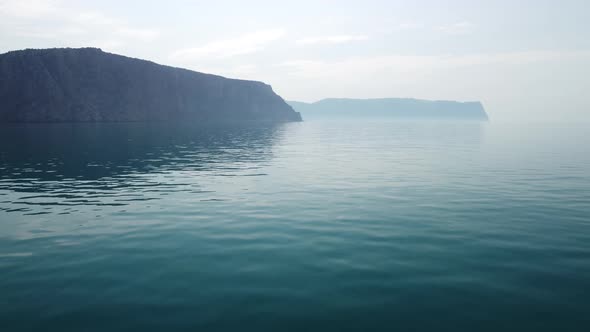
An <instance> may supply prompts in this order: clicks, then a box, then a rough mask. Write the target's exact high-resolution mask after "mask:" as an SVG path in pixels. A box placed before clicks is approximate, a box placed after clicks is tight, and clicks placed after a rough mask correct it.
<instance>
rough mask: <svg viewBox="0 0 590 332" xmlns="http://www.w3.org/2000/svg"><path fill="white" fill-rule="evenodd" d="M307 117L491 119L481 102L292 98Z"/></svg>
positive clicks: (293, 102)
mask: <svg viewBox="0 0 590 332" xmlns="http://www.w3.org/2000/svg"><path fill="white" fill-rule="evenodd" d="M289 104H290V105H291V106H292V107H293V108H294V109H295V110H296V111H298V112H301V113H302V114H303V116H305V117H306V118H308V117H309V118H313V117H335V116H338V117H359V116H372V117H376V116H378V117H406V118H451V119H471V120H483V121H485V120H487V119H488V116H487V114H486V111H485V110H484V108H483V105H482V104H481V103H480V102H477V101H476V102H457V101H430V100H420V99H409V98H381V99H343V98H340V99H339V98H330V99H323V100H320V101H318V102H315V103H303V102H297V101H290V102H289Z"/></svg>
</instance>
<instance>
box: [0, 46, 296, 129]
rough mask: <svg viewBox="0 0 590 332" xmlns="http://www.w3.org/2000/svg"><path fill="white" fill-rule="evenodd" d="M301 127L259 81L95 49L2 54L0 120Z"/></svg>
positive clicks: (285, 106) (279, 99)
mask: <svg viewBox="0 0 590 332" xmlns="http://www.w3.org/2000/svg"><path fill="white" fill-rule="evenodd" d="M165 120H188V121H195V122H201V121H203V122H206V121H227V120H229V121H250V120H253V121H273V122H287V121H301V116H300V114H299V113H297V112H295V111H294V110H293V109H292V108H291V106H289V105H288V104H286V103H285V101H284V100H283V99H282V98H281V97H280V96H278V95H277V94H275V93H274V92H273V90H272V88H271V87H270V85H267V84H264V83H262V82H255V81H245V80H237V79H228V78H224V77H221V76H216V75H210V74H203V73H199V72H194V71H190V70H186V69H181V68H174V67H169V66H163V65H159V64H156V63H153V62H150V61H145V60H140V59H134V58H129V57H125V56H121V55H116V54H111V53H106V52H103V51H102V50H100V49H98V48H78V49H73V48H55V49H27V50H22V51H12V52H8V53H4V54H0V122H124V121H165Z"/></svg>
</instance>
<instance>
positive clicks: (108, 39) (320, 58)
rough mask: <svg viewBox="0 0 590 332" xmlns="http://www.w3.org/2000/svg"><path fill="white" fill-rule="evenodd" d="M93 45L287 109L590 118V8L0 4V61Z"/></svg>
mask: <svg viewBox="0 0 590 332" xmlns="http://www.w3.org/2000/svg"><path fill="white" fill-rule="evenodd" d="M86 46H92V47H100V48H102V49H103V50H104V51H107V52H112V53H117V54H122V55H127V56H131V57H137V58H142V59H147V60H151V61H155V62H157V63H161V64H166V65H171V66H177V67H183V68H188V69H192V70H196V71H201V72H207V73H213V74H218V75H223V76H226V77H231V78H241V79H249V80H258V81H264V82H266V83H268V84H270V85H272V86H273V89H274V91H275V92H277V93H278V94H280V95H281V96H282V97H283V98H285V99H287V100H298V101H307V102H313V101H316V100H319V99H322V98H329V97H346V98H382V97H411V98H421V99H433V100H458V101H474V100H479V101H481V102H482V103H483V104H484V107H485V108H486V110H487V111H488V113H489V115H490V117H491V119H492V120H494V119H497V120H511V119H518V120H526V121H528V120H531V119H534V120H550V121H559V120H563V121H590V98H589V97H588V95H589V94H590V93H589V92H588V91H587V90H589V88H590V1H587V0H562V1H556V0H551V1H546V0H536V1H533V0H520V1H518V0H511V1H505V0H494V1H491V0H490V1H487V0H478V1H473V0H456V1H453V0H449V1H442V0H422V1H421V0H417V1H394V0H382V1H372V0H363V1H346V0H340V1H328V0H325V1H322V0H315V1H308V0H299V1H289V2H287V1H276V0H275V1H260V0H250V1H224V0H217V1H211V0H208V1H187V0H167V1H149V0H143V1H137V0H129V1H120V0H118V1H114V0H102V1H68V0H61V1H60V0H12V1H8V0H0V53H4V52H7V51H11V50H18V49H25V48H50V47H86Z"/></svg>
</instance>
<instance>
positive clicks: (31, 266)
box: [0, 120, 590, 331]
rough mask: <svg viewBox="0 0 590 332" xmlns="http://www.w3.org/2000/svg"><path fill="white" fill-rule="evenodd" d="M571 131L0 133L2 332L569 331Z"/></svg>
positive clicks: (578, 304) (587, 250) (575, 163)
mask: <svg viewBox="0 0 590 332" xmlns="http://www.w3.org/2000/svg"><path fill="white" fill-rule="evenodd" d="M588 129H589V127H588V126H583V125H564V124H552V125H541V124H502V123H494V122H491V123H474V122H464V123H461V122H458V123H453V122H444V121H441V122H428V121H416V122H412V121H392V120H383V121H378V120H351V121H346V120H340V121H309V122H303V123H289V124H282V125H257V126H255V125H247V126H241V127H238V126H225V127H222V126H218V127H208V128H203V127H191V126H180V125H171V124H167V125H146V124H104V125H91V124H78V125H66V124H61V125H41V124H39V125H28V126H20V125H13V126H3V127H2V128H1V130H0V323H1V326H2V328H1V330H2V331H21V330H39V331H48V330H53V331H131V330H136V331H137V330H141V331H150V330H153V331H168V330H193V331H194V330H201V331H286V330H292V331H301V330H308V331H344V330H356V331H366V330H381V331H393V330H402V331H404V330H405V331H407V330H413V331H434V330H449V331H504V330H511V331H542V330H544V331H588V328H589V327H590V153H589V152H590V148H589V146H588V145H587V144H588V142H590V137H589V136H590V135H589V134H588V133H589V131H588Z"/></svg>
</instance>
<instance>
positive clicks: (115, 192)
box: [0, 123, 285, 214]
mask: <svg viewBox="0 0 590 332" xmlns="http://www.w3.org/2000/svg"><path fill="white" fill-rule="evenodd" d="M284 126H285V124H264V125H261V124H251V125H233V126H230V125H225V126H207V127H204V126H203V127H202V126H197V125H182V124H170V123H168V124H146V123H117V124H116V123H112V124H31V125H10V126H3V127H2V130H0V211H8V212H22V213H24V214H44V213H52V209H53V207H55V206H60V208H59V212H61V213H64V211H66V212H65V213H67V212H68V211H76V210H77V208H76V207H81V206H86V207H88V206H103V207H104V206H125V205H127V204H129V202H132V201H137V200H145V201H149V200H157V199H159V198H161V197H163V196H165V195H168V194H170V193H171V192H178V191H185V192H188V193H205V192H204V190H203V189H202V188H201V186H200V185H199V181H198V179H195V177H199V176H200V175H202V174H206V175H207V177H211V176H239V175H244V176H253V175H254V176H255V175H261V174H260V172H259V169H260V168H261V167H262V166H263V164H264V163H265V161H268V160H269V158H271V155H272V146H273V144H274V143H275V142H276V141H277V140H278V139H280V138H281V135H282V133H283V131H284ZM174 172H182V173H183V174H181V176H179V175H178V174H175V175H173V176H172V175H171V174H172V173H174ZM180 180H184V181H183V182H182V183H181V182H179V181H180ZM64 205H67V206H71V208H69V209H68V208H64Z"/></svg>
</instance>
